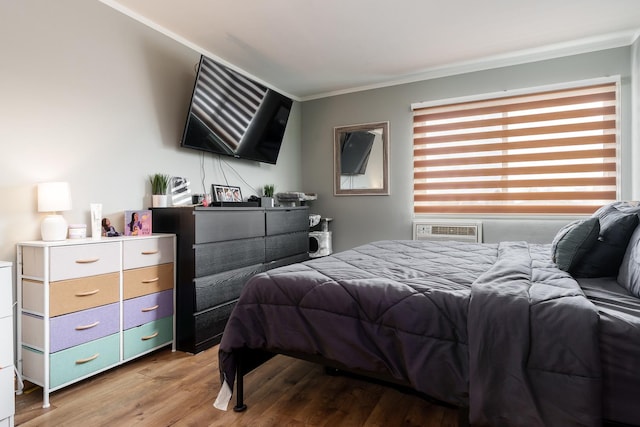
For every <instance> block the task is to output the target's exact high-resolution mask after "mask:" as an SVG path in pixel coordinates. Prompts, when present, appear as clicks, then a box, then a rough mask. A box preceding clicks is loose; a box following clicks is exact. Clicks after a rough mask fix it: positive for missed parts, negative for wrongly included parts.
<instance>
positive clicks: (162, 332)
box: [124, 316, 173, 360]
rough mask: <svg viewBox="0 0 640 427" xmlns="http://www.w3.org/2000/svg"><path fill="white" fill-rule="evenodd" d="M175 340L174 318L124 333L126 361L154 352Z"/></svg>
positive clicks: (150, 323)
mask: <svg viewBox="0 0 640 427" xmlns="http://www.w3.org/2000/svg"><path fill="white" fill-rule="evenodd" d="M172 340H173V316H169V317H163V318H162V319H158V320H154V321H153V322H149V323H145V324H144V325H140V326H138V327H136V328H131V329H127V330H126V331H124V359H125V360H126V359H130V358H132V357H134V356H137V355H139V354H142V353H144V352H146V351H149V350H152V349H154V348H156V347H159V346H161V345H164V344H169V343H170V342H171V341H172Z"/></svg>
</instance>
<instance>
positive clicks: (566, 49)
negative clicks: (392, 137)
mask: <svg viewBox="0 0 640 427" xmlns="http://www.w3.org/2000/svg"><path fill="white" fill-rule="evenodd" d="M639 36H640V29H637V30H633V31H622V32H617V33H611V34H605V35H601V36H596V37H588V38H584V39H579V40H574V41H570V42H565V43H556V44H551V45H547V46H542V47H537V48H533V49H524V50H519V51H515V52H510V53H505V54H501V55H493V56H487V57H483V58H478V59H474V60H471V61H462V62H457V63H452V64H446V65H443V66H439V67H433V68H428V69H425V70H422V71H420V72H417V73H412V74H411V75H409V76H405V77H403V78H401V79H394V80H389V81H386V82H381V83H376V84H372V85H366V86H358V87H353V88H349V89H343V90H338V91H331V92H325V93H318V94H315V95H309V96H304V97H301V98H300V100H301V101H311V100H314V99H320V98H327V97H331V96H337V95H345V94H349V93H354V92H362V91H365V90H371V89H380V88H384V87H389V86H397V85H401V84H406V83H414V82H419V81H424V80H431V79H436V78H441V77H448V76H454V75H458V74H465V73H471V72H475V71H484V70H489V69H493V68H501V67H508V66H513V65H520V64H526V63H531V62H538V61H544V60H548V59H555V58H560V57H564V56H571V55H579V54H582V53H589V52H596V51H599V50H605V49H614V48H617V47H623V46H629V45H632V44H633V43H635V41H636V40H637V39H638V37H639Z"/></svg>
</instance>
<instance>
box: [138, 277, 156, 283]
mask: <svg viewBox="0 0 640 427" xmlns="http://www.w3.org/2000/svg"><path fill="white" fill-rule="evenodd" d="M158 280H160V279H159V278H158V277H155V278H153V279H145V280H143V281H142V283H154V282H157V281H158Z"/></svg>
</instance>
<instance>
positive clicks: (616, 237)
mask: <svg viewBox="0 0 640 427" xmlns="http://www.w3.org/2000/svg"><path fill="white" fill-rule="evenodd" d="M636 209H637V208H636ZM593 217H594V218H595V217H597V218H598V219H599V220H600V236H599V237H598V241H597V242H596V243H595V244H594V245H593V247H592V248H591V250H589V251H588V252H587V253H586V254H585V255H584V257H582V259H581V260H580V261H579V263H578V264H577V265H576V266H575V268H572V269H571V270H570V271H569V272H570V273H571V274H572V275H573V276H574V277H616V276H617V275H618V270H619V268H620V264H621V263H622V258H623V257H624V254H625V251H626V250H627V244H628V243H629V239H630V238H631V234H632V233H633V231H634V230H635V229H636V226H637V225H638V215H637V214H636V213H634V212H633V210H632V209H631V208H630V207H629V205H628V204H621V203H620V202H616V203H612V204H610V205H605V206H603V207H602V208H600V209H598V210H597V211H596V213H594V214H593Z"/></svg>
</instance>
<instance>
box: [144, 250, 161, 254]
mask: <svg viewBox="0 0 640 427" xmlns="http://www.w3.org/2000/svg"><path fill="white" fill-rule="evenodd" d="M158 252H160V251H159V250H157V249H156V250H155V251H142V255H155V254H157V253H158Z"/></svg>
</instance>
